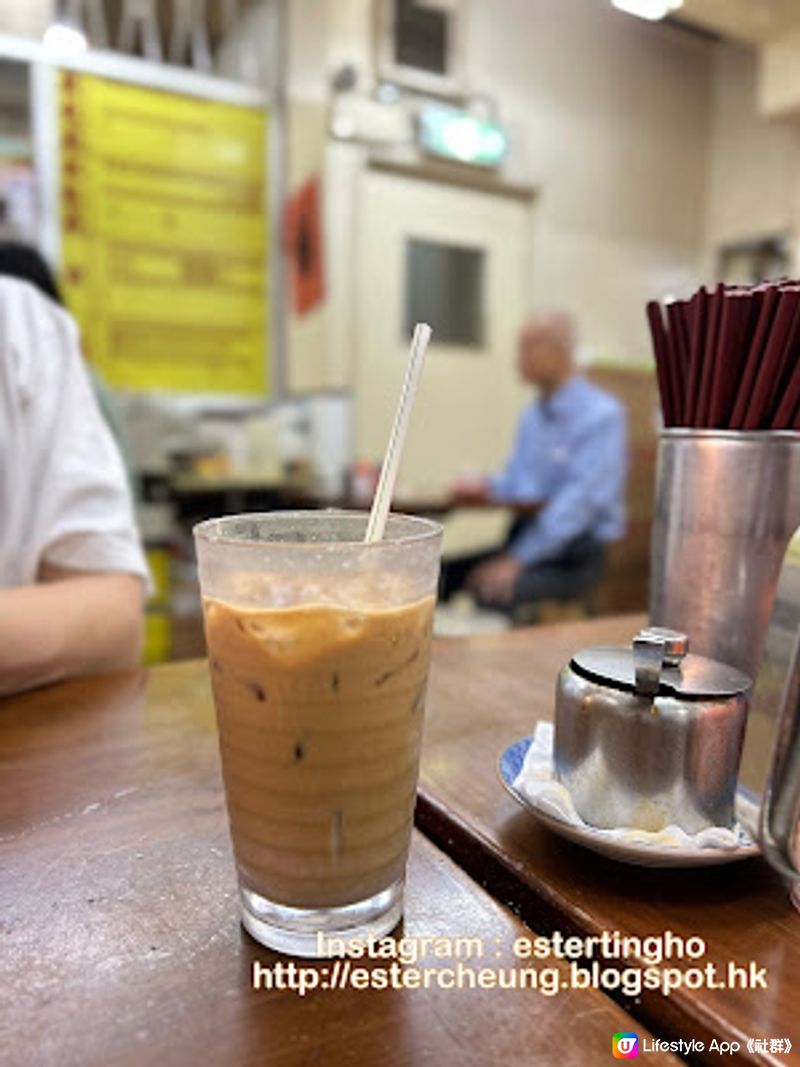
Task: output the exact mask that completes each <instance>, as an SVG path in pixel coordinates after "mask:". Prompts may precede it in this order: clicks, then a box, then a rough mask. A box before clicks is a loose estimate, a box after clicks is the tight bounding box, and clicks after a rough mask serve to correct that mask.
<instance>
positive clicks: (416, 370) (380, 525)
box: [364, 322, 432, 541]
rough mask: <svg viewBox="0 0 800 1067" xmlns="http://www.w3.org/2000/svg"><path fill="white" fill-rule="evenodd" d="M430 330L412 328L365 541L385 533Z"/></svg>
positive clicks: (376, 539)
mask: <svg viewBox="0 0 800 1067" xmlns="http://www.w3.org/2000/svg"><path fill="white" fill-rule="evenodd" d="M431 332H432V331H431V328H430V326H427V325H426V324H425V323H424V322H418V323H417V325H416V326H415V327H414V336H413V337H412V339H411V358H410V359H409V361H408V369H407V370H406V378H405V381H404V382H403V391H402V393H401V394H400V402H399V404H398V405H397V412H396V414H395V417H394V425H393V426H392V433H391V436H390V437H389V444H388V446H387V448H386V455H385V456H384V458H383V466H382V467H381V476H380V479H379V480H378V487H377V489H376V490H375V499H374V500H373V501H372V510H371V511H370V513H369V522H368V523H367V532H366V535H365V536H364V540H365V541H380V540H381V539H382V537H383V534H384V530H385V529H386V520H387V519H388V517H389V508H390V507H391V504H392V496H393V495H394V485H395V482H396V481H397V472H398V470H399V469H400V458H401V456H402V455H403V445H404V444H405V440H406V431H407V430H408V421H409V419H410V418H411V409H412V407H413V406H414V397H415V396H416V395H417V388H418V386H419V380H420V376H421V375H422V365H423V363H424V362H425V352H426V351H427V348H428V342H429V341H430V339H431Z"/></svg>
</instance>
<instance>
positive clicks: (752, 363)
mask: <svg viewBox="0 0 800 1067" xmlns="http://www.w3.org/2000/svg"><path fill="white" fill-rule="evenodd" d="M763 294H764V295H763V299H762V301H761V311H760V312H759V316H758V323H757V324H756V329H755V333H754V334H753V340H752V341H751V342H750V349H749V351H748V353H747V358H746V361H745V367H744V373H743V374H742V380H741V382H740V383H739V385H738V387H737V390H736V403H735V404H734V405H733V413H732V414H731V418H730V424H729V425H730V429H732V430H741V429H742V425H743V423H744V418H745V415H746V414H747V405H748V403H749V401H750V396H751V394H752V392H753V386H754V385H755V381H756V377H757V375H758V371H759V368H760V366H761V360H762V358H763V355H764V349H765V348H766V345H767V341H768V339H769V335H770V330H771V329H772V322H773V319H774V318H775V309H776V308H777V306H778V298H779V296H780V293H779V290H778V289H777V287H775V286H769V287H767V286H765V287H763Z"/></svg>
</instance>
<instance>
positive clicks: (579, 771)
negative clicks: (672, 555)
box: [554, 627, 751, 834]
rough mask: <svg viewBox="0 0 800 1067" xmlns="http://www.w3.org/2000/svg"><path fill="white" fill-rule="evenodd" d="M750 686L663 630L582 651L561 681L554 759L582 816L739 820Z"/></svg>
mask: <svg viewBox="0 0 800 1067" xmlns="http://www.w3.org/2000/svg"><path fill="white" fill-rule="evenodd" d="M750 686H751V682H750V679H749V678H748V677H747V675H745V674H743V673H742V672H741V671H739V670H736V669H735V668H733V667H729V666H727V665H725V664H723V663H719V662H717V661H716V660H712V659H707V658H706V657H704V656H695V655H691V654H690V653H689V640H688V638H687V636H686V635H685V634H683V633H679V632H678V631H675V630H667V629H663V628H660V627H649V628H647V629H644V630H642V631H641V632H640V633H639V634H637V635H636V637H635V638H634V639H633V642H632V644H631V645H630V646H624V647H623V646H619V647H599V648H588V649H584V650H582V651H580V652H577V653H576V654H575V655H574V656H573V657H572V660H571V661H570V663H569V664H568V665H567V666H566V667H564V668H563V669H562V670H561V672H560V674H559V676H558V681H557V685H556V713H555V743H554V756H555V770H556V777H557V778H558V780H559V781H560V782H561V783H562V784H563V785H564V786H565V787H566V788H567V789H568V791H569V793H570V795H571V797H572V801H573V803H574V805H575V809H576V810H577V812H578V813H579V814H580V816H581V818H583V819H584V820H585V822H587V823H588V824H590V825H592V826H595V827H598V828H601V829H615V828H617V827H632V828H637V829H641V830H647V831H651V832H658V831H660V830H663V829H664V828H665V827H667V826H679V827H681V829H683V830H685V831H686V832H687V833H689V834H695V833H698V832H700V831H701V830H704V829H706V828H708V827H712V826H720V827H731V826H732V825H733V821H734V797H735V794H736V781H737V774H738V769H739V761H740V758H741V752H742V742H743V738H744V729H745V722H746V716H747V702H748V697H749V692H750Z"/></svg>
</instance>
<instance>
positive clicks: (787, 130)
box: [705, 44, 800, 262]
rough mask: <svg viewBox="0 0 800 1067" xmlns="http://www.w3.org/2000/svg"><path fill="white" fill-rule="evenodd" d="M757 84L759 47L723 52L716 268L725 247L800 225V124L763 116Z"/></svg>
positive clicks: (709, 222) (713, 167) (712, 203)
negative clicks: (718, 254) (756, 48)
mask: <svg viewBox="0 0 800 1067" xmlns="http://www.w3.org/2000/svg"><path fill="white" fill-rule="evenodd" d="M757 79H758V59H757V55H756V52H755V50H754V49H751V48H746V47H744V46H741V45H733V44H727V45H720V46H719V47H718V48H717V49H716V50H715V55H714V92H713V126H712V140H711V145H710V156H709V172H708V196H707V204H708V208H707V212H706V227H705V231H706V243H707V247H708V253H709V262H713V253H714V251H715V249H716V248H717V247H718V246H719V245H722V244H726V243H730V242H733V241H741V240H747V239H749V238H753V237H762V236H765V235H769V234H779V233H782V232H785V231H787V230H793V229H794V230H795V231H797V229H798V227H800V126H798V125H793V124H792V123H790V122H786V121H779V120H775V119H772V120H768V119H765V118H762V117H760V116H759V115H758V113H757V84H758V82H757Z"/></svg>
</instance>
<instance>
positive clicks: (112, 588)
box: [0, 277, 148, 695]
mask: <svg viewBox="0 0 800 1067" xmlns="http://www.w3.org/2000/svg"><path fill="white" fill-rule="evenodd" d="M147 574H148V572H147V565H146V563H145V559H144V554H143V552H142V548H141V544H140V542H139V538H138V534H137V531H136V525H135V521H134V516H133V506H132V502H131V499H130V493H129V489H128V484H127V480H126V476H125V471H124V467H123V464H122V460H121V458H120V455H119V452H118V450H117V447H116V445H115V443H114V441H113V438H112V437H111V434H110V431H109V430H108V427H107V425H106V423H105V421H104V419H103V417H102V415H101V414H100V411H99V409H98V406H97V403H96V401H95V398H94V396H93V394H92V390H91V387H90V385H89V381H88V377H87V374H86V370H85V368H84V365H83V359H82V356H81V352H80V345H79V339H78V331H77V328H76V326H75V323H74V321H73V320H72V318H71V317H70V315H69V314H68V313H67V312H66V311H64V310H62V309H61V308H59V307H58V306H57V305H56V304H55V303H54V302H53V301H52V300H50V299H48V298H47V297H46V296H43V295H42V294H41V293H40V292H38V291H37V290H36V289H35V288H34V287H33V286H32V285H30V284H29V283H27V282H23V281H19V280H17V279H13V278H6V277H0V695H4V694H8V693H12V692H18V691H21V690H24V689H29V688H33V687H35V686H38V685H44V684H47V683H49V682H54V681H58V680H60V679H63V678H66V677H70V676H75V675H82V674H90V673H98V672H103V671H110V670H117V669H122V668H126V667H131V666H133V665H135V664H136V663H137V662H138V660H139V657H140V654H141V645H142V628H143V611H142V608H143V600H144V593H145V586H146V582H147Z"/></svg>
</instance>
